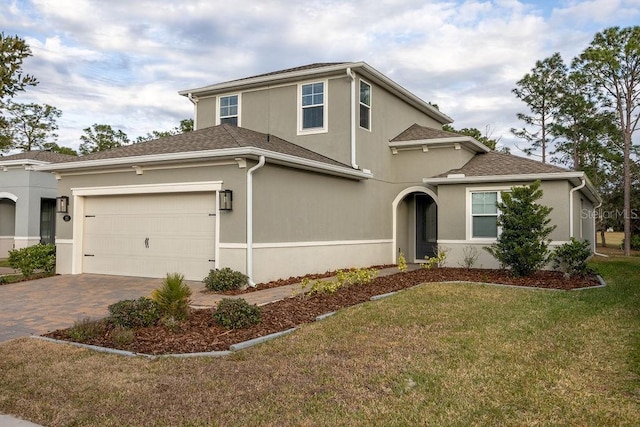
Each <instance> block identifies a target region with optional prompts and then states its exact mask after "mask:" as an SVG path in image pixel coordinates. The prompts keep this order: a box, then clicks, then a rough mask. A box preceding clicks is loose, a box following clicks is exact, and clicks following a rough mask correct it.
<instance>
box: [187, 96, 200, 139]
mask: <svg viewBox="0 0 640 427" xmlns="http://www.w3.org/2000/svg"><path fill="white" fill-rule="evenodd" d="M187 98H188V99H189V101H191V103H192V104H193V130H198V97H197V96H193V94H192V93H191V92H189V93H188V94H187Z"/></svg>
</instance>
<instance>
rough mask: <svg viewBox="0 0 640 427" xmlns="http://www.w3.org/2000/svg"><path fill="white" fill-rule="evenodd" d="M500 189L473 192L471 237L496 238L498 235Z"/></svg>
mask: <svg viewBox="0 0 640 427" xmlns="http://www.w3.org/2000/svg"><path fill="white" fill-rule="evenodd" d="M500 201H501V199H500V192H499V191H473V192H471V238H474V239H495V238H497V237H498V206H497V205H496V203H498V202H500Z"/></svg>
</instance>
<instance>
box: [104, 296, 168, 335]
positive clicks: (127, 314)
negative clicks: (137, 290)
mask: <svg viewBox="0 0 640 427" xmlns="http://www.w3.org/2000/svg"><path fill="white" fill-rule="evenodd" d="M109 313H110V314H111V315H110V316H109V320H110V321H111V322H112V323H113V324H115V325H119V326H122V327H123V328H143V327H145V326H153V325H155V324H156V323H158V320H160V316H161V314H162V311H161V310H160V306H159V305H158V303H157V302H155V301H153V300H151V299H149V298H145V297H140V298H138V299H135V300H134V299H126V300H122V301H118V302H117V303H115V304H111V305H110V306H109Z"/></svg>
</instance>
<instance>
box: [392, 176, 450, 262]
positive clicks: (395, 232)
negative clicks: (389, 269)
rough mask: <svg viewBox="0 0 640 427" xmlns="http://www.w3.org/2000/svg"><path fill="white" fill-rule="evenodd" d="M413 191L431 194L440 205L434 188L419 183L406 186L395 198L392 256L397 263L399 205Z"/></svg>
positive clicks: (393, 205)
mask: <svg viewBox="0 0 640 427" xmlns="http://www.w3.org/2000/svg"><path fill="white" fill-rule="evenodd" d="M412 193H422V194H426V195H428V196H430V197H431V198H432V199H433V201H434V202H436V206H437V205H439V203H438V196H437V195H436V193H434V192H433V190H431V189H429V188H427V187H420V186H417V185H416V186H414V187H409V188H405V189H404V190H402V191H401V192H400V193H398V195H397V196H396V198H395V199H393V203H392V204H391V210H392V213H393V214H392V221H393V246H392V247H391V251H392V252H393V253H392V256H391V261H392V264H395V263H397V255H398V254H397V252H396V246H397V245H398V205H399V204H400V202H402V201H403V200H404V198H405V197H407V196H408V195H409V194H412Z"/></svg>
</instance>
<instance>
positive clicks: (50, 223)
mask: <svg viewBox="0 0 640 427" xmlns="http://www.w3.org/2000/svg"><path fill="white" fill-rule="evenodd" d="M55 236H56V199H40V243H42V244H45V245H46V244H49V243H55V239H56V237H55Z"/></svg>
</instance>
